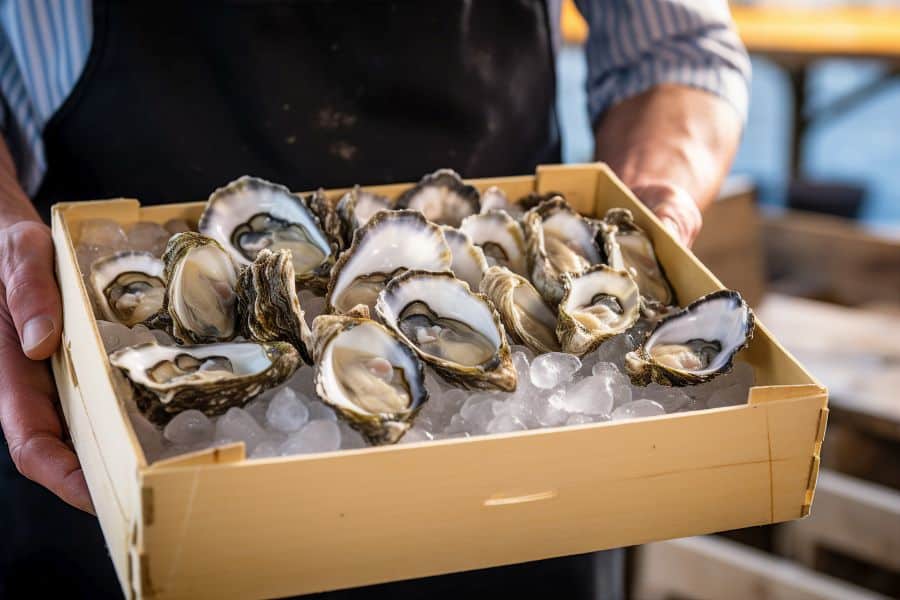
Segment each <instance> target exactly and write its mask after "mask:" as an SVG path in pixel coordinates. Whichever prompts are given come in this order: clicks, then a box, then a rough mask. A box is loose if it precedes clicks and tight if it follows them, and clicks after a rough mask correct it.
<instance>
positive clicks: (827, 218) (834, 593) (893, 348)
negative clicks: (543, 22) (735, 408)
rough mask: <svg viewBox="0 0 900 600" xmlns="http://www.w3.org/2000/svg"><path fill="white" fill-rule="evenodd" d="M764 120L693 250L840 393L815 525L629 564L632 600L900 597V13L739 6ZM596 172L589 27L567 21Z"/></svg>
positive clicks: (586, 154)
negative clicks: (589, 106) (588, 92)
mask: <svg viewBox="0 0 900 600" xmlns="http://www.w3.org/2000/svg"><path fill="white" fill-rule="evenodd" d="M731 7H732V14H733V15H734V18H735V22H736V24H737V27H738V30H739V32H740V34H741V37H742V38H743V40H744V43H745V44H746V45H747V47H748V50H749V51H750V53H751V56H752V60H753V84H752V89H751V102H750V114H749V118H748V121H747V124H746V130H745V133H744V138H743V141H742V144H741V147H740V150H739V152H738V155H737V157H736V159H735V162H734V166H733V169H732V174H731V177H730V178H729V181H728V182H727V184H726V185H725V188H724V189H723V191H722V195H721V197H720V199H719V201H718V202H717V203H716V204H715V205H714V206H713V207H712V208H711V209H710V211H709V212H708V213H707V214H706V215H705V219H706V222H705V226H704V231H703V233H702V234H701V237H700V239H699V240H698V241H697V243H696V245H695V247H694V251H695V253H696V254H697V255H698V256H699V257H700V258H701V259H702V260H703V261H704V262H705V263H706V264H707V265H708V266H709V267H710V268H711V269H712V270H713V272H715V273H716V274H717V275H718V276H719V277H720V278H721V279H722V280H723V282H724V283H725V285H727V286H729V287H733V288H736V289H739V290H740V291H741V292H742V293H743V294H744V295H745V296H746V297H747V298H748V300H749V301H750V302H751V304H752V305H753V306H754V307H755V309H756V311H757V313H758V314H759V315H760V317H761V319H762V321H763V322H764V323H765V324H766V326H767V327H768V328H769V329H771V330H772V331H773V333H774V334H775V336H776V337H777V339H779V340H780V341H781V342H782V343H783V344H784V345H785V346H786V347H787V348H788V350H790V351H791V352H792V353H794V355H795V356H796V357H797V358H798V359H799V360H800V361H801V362H802V363H803V364H804V365H805V366H806V367H807V368H808V369H809V370H810V371H811V372H812V374H813V375H815V376H816V377H817V378H818V379H819V380H820V381H821V382H822V383H824V384H825V385H827V386H828V388H829V392H830V409H831V414H830V417H829V423H828V431H827V435H826V442H825V445H824V448H823V455H822V469H821V472H820V475H819V480H818V486H817V490H816V497H815V502H814V504H813V509H812V515H811V516H810V517H809V518H807V519H804V520H802V521H798V522H794V523H789V524H783V525H776V526H770V527H759V528H752V529H745V530H741V531H735V532H729V533H726V534H722V535H717V536H705V537H699V538H688V539H683V540H672V541H668V542H661V543H656V544H650V545H646V546H641V547H639V548H633V549H630V551H629V557H630V560H629V580H630V592H631V596H632V597H634V598H647V599H651V598H652V599H657V598H748V599H750V598H753V599H756V598H835V599H837V598H841V599H846V598H883V597H894V598H898V597H900V2H898V1H881V2H876V1H860V0H857V1H854V2H835V1H827V0H805V1H793V2H786V1H783V2H733V3H732V5H731ZM561 28H562V37H563V40H564V48H563V50H562V51H561V52H560V54H559V58H558V66H557V69H558V76H559V87H558V104H559V109H560V118H561V124H562V131H563V157H564V159H565V160H566V161H567V162H586V161H589V160H591V158H592V154H593V140H592V135H591V129H590V126H589V123H588V116H587V112H586V109H585V105H586V100H585V92H584V78H585V73H586V63H585V57H584V51H583V43H584V40H585V37H586V35H587V30H586V26H585V23H584V21H583V20H582V19H581V16H580V15H579V14H578V12H577V9H576V8H575V7H574V5H573V4H572V3H571V2H568V1H567V2H565V4H564V8H563V15H562V19H561Z"/></svg>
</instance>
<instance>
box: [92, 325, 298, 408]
mask: <svg viewBox="0 0 900 600" xmlns="http://www.w3.org/2000/svg"><path fill="white" fill-rule="evenodd" d="M109 361H110V363H112V364H113V365H114V366H116V367H118V368H119V369H121V370H122V371H123V372H124V373H125V375H126V376H127V377H128V379H129V380H130V381H131V384H132V387H133V388H134V391H135V400H136V402H137V406H138V408H139V409H140V411H141V412H142V413H144V415H145V416H146V417H147V418H148V419H150V420H151V421H152V422H154V423H156V424H158V425H161V424H164V423H166V422H167V421H168V420H169V419H171V418H172V417H173V416H175V415H176V414H178V413H179V412H181V411H183V410H187V409H189V408H195V409H197V410H200V411H202V412H204V413H206V414H207V415H219V414H222V413H224V412H225V411H227V410H228V409H229V408H231V407H232V406H243V405H244V404H245V403H246V402H247V401H249V400H250V399H251V398H253V397H254V396H256V395H258V394H260V393H261V392H263V391H265V390H267V389H269V388H271V387H274V386H276V385H279V384H281V383H282V382H284V381H285V380H287V379H288V378H289V377H290V376H291V374H292V373H293V372H294V370H295V369H296V368H297V365H298V363H299V362H300V356H299V355H298V354H297V350H296V349H295V348H294V347H293V346H291V345H290V344H288V343H287V342H273V343H267V344H256V343H252V342H239V343H226V344H208V345H202V346H190V347H182V346H160V345H158V344H156V343H153V342H151V343H147V344H139V345H137V346H130V347H128V348H122V349H121V350H118V351H117V352H113V353H112V354H110V356H109Z"/></svg>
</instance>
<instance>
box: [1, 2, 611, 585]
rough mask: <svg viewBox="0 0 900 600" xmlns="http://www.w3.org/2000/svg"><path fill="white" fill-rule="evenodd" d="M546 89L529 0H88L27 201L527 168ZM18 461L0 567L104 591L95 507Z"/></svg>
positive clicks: (552, 577)
mask: <svg viewBox="0 0 900 600" xmlns="http://www.w3.org/2000/svg"><path fill="white" fill-rule="evenodd" d="M554 99H555V78H554V61H553V49H552V47H551V32H550V20H549V18H548V15H547V11H546V7H545V5H544V3H543V2H541V1H539V0H532V1H529V0H521V1H517V2H512V1H507V2H497V1H495V0H482V1H477V0H476V1H473V0H470V1H461V0H460V1H455V0H441V1H428V2H413V1H410V2H388V1H375V2H362V1H354V2H351V1H343V2H338V1H335V2H328V1H295V2H269V1H257V2H252V1H232V2H224V3H211V2H200V1H193V0H192V1H191V2H177V3H176V2H172V3H165V6H164V7H163V6H161V5H160V3H150V2H115V1H108V0H107V1H103V0H101V1H95V2H94V38H93V46H92V49H91V52H90V55H89V58H88V60H87V64H86V66H85V69H84V72H83V74H82V77H81V79H80V80H79V82H78V84H77V85H76V87H75V89H74V90H73V92H72V94H71V95H70V96H69V98H68V99H67V100H66V102H65V103H64V105H63V106H62V107H61V109H60V110H59V111H58V112H57V113H56V114H55V115H54V117H53V118H52V119H51V120H50V122H49V123H48V125H47V127H46V129H45V131H44V135H43V137H44V143H45V148H46V155H47V160H48V165H49V169H48V172H47V175H46V178H45V180H44V183H43V185H42V187H41V189H40V192H39V193H38V195H37V197H36V199H35V203H36V205H37V206H38V208H39V209H40V211H41V212H42V214H43V215H44V216H45V217H46V216H47V214H48V213H49V207H50V205H51V204H52V203H54V202H59V201H72V200H85V199H95V198H107V197H116V196H126V197H136V198H139V199H140V200H141V201H142V202H143V203H144V204H155V203H162V202H177V201H188V200H200V199H204V198H206V196H207V195H208V194H209V193H210V192H211V191H212V190H213V189H215V188H216V187H218V186H220V185H222V184H224V183H226V182H228V181H230V180H231V179H234V178H236V177H238V176H240V175H243V174H248V173H249V174H253V175H256V176H260V177H264V178H267V179H271V180H273V181H277V182H280V183H283V184H285V185H287V186H288V187H290V188H291V189H294V190H308V189H313V188H316V187H319V186H323V187H343V186H349V185H352V184H355V183H360V184H377V183H388V182H399V181H414V180H417V179H418V178H419V177H421V176H422V175H423V174H425V173H427V172H430V171H433V170H434V169H437V168H439V167H452V168H454V169H456V170H458V171H459V172H460V173H462V174H463V176H466V177H483V176H497V175H516V174H528V173H532V172H533V171H534V167H535V166H536V165H538V164H540V163H552V162H558V161H559V140H558V133H557V132H558V130H557V125H556V116H555V109H554ZM7 468H9V467H7ZM17 479H18V480H17V481H11V482H9V484H11V485H13V486H19V487H25V488H27V493H28V494H29V495H30V496H31V497H36V496H40V501H38V500H37V499H35V500H34V501H32V502H31V503H30V506H32V507H35V508H37V509H38V510H39V511H40V512H36V511H30V510H28V506H25V505H21V506H17V507H15V508H14V509H11V511H10V513H7V514H8V515H9V514H14V515H15V516H14V517H13V519H14V522H13V525H14V526H16V528H17V530H19V531H21V532H22V534H23V535H22V536H21V537H17V538H16V539H17V540H18V541H17V543H18V544H20V546H16V547H10V546H8V545H7V546H6V550H8V551H9V556H10V557H11V560H12V564H11V566H10V570H9V573H13V574H15V573H22V572H21V570H20V568H19V567H17V566H16V565H15V563H16V560H17V557H21V556H26V557H28V558H29V560H31V561H35V560H38V558H39V557H41V556H43V557H44V558H45V559H46V561H47V563H48V564H45V565H41V564H34V563H33V562H32V563H29V564H31V565H32V566H33V569H31V568H30V569H29V570H28V571H26V573H29V575H31V576H27V577H26V576H25V573H22V577H21V578H20V577H13V578H12V579H9V580H7V584H9V585H10V586H11V587H8V588H7V590H6V591H7V592H13V593H15V590H20V589H21V590H28V591H29V592H30V593H32V594H33V593H34V592H35V591H44V592H47V593H52V591H53V590H54V589H57V586H58V588H59V589H65V590H67V591H68V592H69V597H73V596H72V592H76V591H77V590H83V589H84V586H90V585H91V584H92V582H93V584H96V586H97V587H96V588H92V589H91V593H89V594H86V597H105V596H107V595H108V594H109V590H110V589H111V588H113V589H114V588H115V579H114V577H113V575H112V570H111V565H110V563H109V559H108V557H107V556H106V553H105V551H104V548H103V546H102V543H100V540H101V538H100V536H99V528H98V527H97V525H96V521H94V520H93V519H92V518H91V517H88V516H87V515H81V514H78V513H77V511H75V510H74V509H69V508H67V507H64V506H63V505H62V503H61V502H58V501H55V499H53V498H52V497H50V495H49V493H47V492H45V491H43V490H40V489H39V488H37V486H34V485H33V484H31V483H30V482H26V481H25V480H24V479H22V478H17ZM299 510H302V507H301V508H300V509H299ZM54 514H56V517H55V518H54V516H53V515H54ZM35 521H40V522H41V523H44V524H45V525H46V529H48V530H50V531H55V532H57V535H56V536H55V537H56V539H55V541H54V542H52V544H55V545H52V544H51V543H50V542H46V541H45V540H44V539H43V538H44V536H37V537H35V536H31V537H29V536H28V532H29V531H34V528H33V525H30V524H29V523H34V522H35ZM60 539H63V540H68V542H67V543H65V544H64V545H63V547H64V548H69V549H75V548H77V549H78V550H77V551H73V550H70V551H69V552H68V555H67V558H66V560H68V561H72V560H75V561H80V564H81V565H83V566H81V567H79V568H74V569H73V570H72V571H71V573H69V572H63V571H62V570H61V567H60V566H59V565H60V557H59V554H58V553H55V552H54V548H57V549H58V547H59V545H60ZM29 544H30V545H29ZM42 544H43V545H42ZM48 544H50V545H48ZM17 548H18V549H17ZM23 548H24V549H23ZM297 559H298V560H303V557H297ZM593 564H594V563H593V557H591V556H590V555H585V556H580V557H570V558H565V559H557V560H552V561H541V562H537V563H527V564H524V565H516V566H511V567H505V568H500V569H491V570H486V571H478V572H471V573H462V574H457V575H447V576H442V577H433V578H428V579H423V580H414V581H408V582H401V583H397V584H386V585H382V586H373V587H368V588H359V589H356V590H347V591H341V592H335V593H333V594H326V595H324V596H326V597H329V598H365V599H367V600H373V599H376V598H421V597H424V596H426V595H427V596H430V597H434V598H451V597H452V598H456V597H460V596H464V595H465V596H468V597H473V598H480V597H508V596H511V595H521V596H522V597H533V596H542V597H554V598H582V597H583V598H588V597H592V592H593V590H594V577H595V573H594V569H593ZM610 564H611V563H610ZM616 564H618V563H616ZM41 569H44V571H43V572H44V573H46V574H51V576H50V577H49V578H47V577H45V578H43V579H40V578H39V577H36V575H37V572H39V571H40V570H41ZM79 570H80V575H81V576H79ZM2 579H3V578H2V577H0V592H2V591H3V583H2ZM36 579H37V580H38V581H36ZM606 579H607V581H609V578H608V577H607V578H606ZM10 582H12V583H10ZM19 585H21V586H22V587H21V588H19ZM42 586H44V587H42ZM45 586H51V588H50V589H45ZM612 589H614V590H618V589H619V586H618V585H617V584H616V583H615V582H613V588H612ZM607 591H609V588H607ZM615 595H618V594H615ZM76 596H77V594H76Z"/></svg>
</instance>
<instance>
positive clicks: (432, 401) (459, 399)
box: [416, 389, 469, 431]
mask: <svg viewBox="0 0 900 600" xmlns="http://www.w3.org/2000/svg"><path fill="white" fill-rule="evenodd" d="M468 397H469V394H468V393H467V392H466V391H465V390H458V389H450V390H447V391H446V392H444V393H443V394H441V395H440V396H437V397H433V396H432V397H429V398H428V401H427V402H426V403H425V404H424V405H423V406H422V410H420V411H419V415H418V416H417V417H416V421H418V419H419V418H422V417H426V418H428V419H429V420H430V421H431V424H432V427H433V431H441V430H443V429H444V428H445V427H447V425H449V424H450V419H451V418H452V417H453V415H455V414H456V413H458V412H459V409H460V408H461V407H462V405H463V402H465V401H466V398H468Z"/></svg>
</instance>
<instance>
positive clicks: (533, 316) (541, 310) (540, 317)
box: [481, 266, 560, 354]
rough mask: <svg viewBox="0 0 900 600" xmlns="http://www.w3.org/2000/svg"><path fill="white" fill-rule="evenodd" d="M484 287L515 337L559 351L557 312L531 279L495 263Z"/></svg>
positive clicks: (540, 350) (535, 347)
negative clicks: (548, 304)
mask: <svg viewBox="0 0 900 600" xmlns="http://www.w3.org/2000/svg"><path fill="white" fill-rule="evenodd" d="M481 291H482V292H484V294H485V295H486V296H487V297H488V298H490V300H491V302H493V303H494V306H495V307H496V308H497V312H499V313H500V318H501V319H502V320H503V325H504V327H505V328H506V333H507V335H509V337H510V338H511V339H512V340H513V341H517V342H519V343H521V344H524V345H526V346H528V347H529V348H531V349H532V350H534V351H535V352H537V353H539V354H543V353H545V352H559V350H560V345H559V340H558V339H557V337H556V313H555V312H554V311H553V309H551V308H550V307H549V306H547V303H546V302H544V299H543V297H541V295H540V293H538V291H537V290H536V289H535V288H534V286H533V285H531V282H530V281H528V280H527V279H525V278H524V277H522V276H521V275H519V274H517V273H513V272H512V271H510V270H509V269H507V268H506V267H499V266H494V267H491V268H490V269H488V270H487V273H485V274H484V278H483V279H482V280H481Z"/></svg>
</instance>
